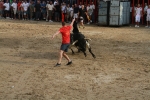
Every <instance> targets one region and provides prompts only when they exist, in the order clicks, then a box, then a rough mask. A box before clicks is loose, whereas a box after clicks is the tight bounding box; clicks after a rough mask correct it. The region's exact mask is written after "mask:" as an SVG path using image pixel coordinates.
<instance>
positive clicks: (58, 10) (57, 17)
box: [54, 3, 61, 22]
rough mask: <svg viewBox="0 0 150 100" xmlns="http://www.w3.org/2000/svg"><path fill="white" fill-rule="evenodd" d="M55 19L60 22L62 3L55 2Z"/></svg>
mask: <svg viewBox="0 0 150 100" xmlns="http://www.w3.org/2000/svg"><path fill="white" fill-rule="evenodd" d="M54 8H55V21H56V22H59V21H60V11H61V10H60V5H59V3H55V7H54Z"/></svg>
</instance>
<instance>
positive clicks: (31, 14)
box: [29, 1, 34, 20]
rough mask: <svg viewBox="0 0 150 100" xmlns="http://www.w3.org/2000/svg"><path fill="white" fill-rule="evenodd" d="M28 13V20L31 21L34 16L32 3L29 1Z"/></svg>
mask: <svg viewBox="0 0 150 100" xmlns="http://www.w3.org/2000/svg"><path fill="white" fill-rule="evenodd" d="M29 12H30V14H29V15H30V20H33V15H34V5H33V1H30V4H29Z"/></svg>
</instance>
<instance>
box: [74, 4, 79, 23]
mask: <svg viewBox="0 0 150 100" xmlns="http://www.w3.org/2000/svg"><path fill="white" fill-rule="evenodd" d="M78 13H79V7H78V6H77V4H75V6H74V14H73V16H74V18H75V19H76V21H78Z"/></svg>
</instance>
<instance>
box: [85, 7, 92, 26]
mask: <svg viewBox="0 0 150 100" xmlns="http://www.w3.org/2000/svg"><path fill="white" fill-rule="evenodd" d="M86 9H87V14H88V16H89V19H90V20H89V22H88V23H87V24H90V22H92V20H91V19H92V14H93V8H92V6H90V4H88V6H87V7H86Z"/></svg>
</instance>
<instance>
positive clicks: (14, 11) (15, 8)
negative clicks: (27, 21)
mask: <svg viewBox="0 0 150 100" xmlns="http://www.w3.org/2000/svg"><path fill="white" fill-rule="evenodd" d="M11 6H12V9H13V18H14V19H16V13H17V3H16V0H14V2H13V3H12V5H11Z"/></svg>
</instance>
